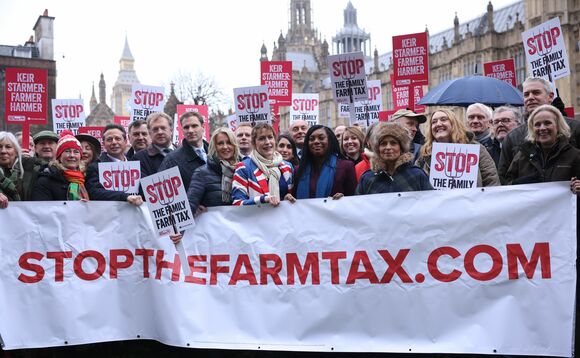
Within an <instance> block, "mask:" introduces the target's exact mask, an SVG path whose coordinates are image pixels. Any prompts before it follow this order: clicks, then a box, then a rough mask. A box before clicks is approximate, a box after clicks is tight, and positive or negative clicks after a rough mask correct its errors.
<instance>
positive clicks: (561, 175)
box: [506, 137, 580, 184]
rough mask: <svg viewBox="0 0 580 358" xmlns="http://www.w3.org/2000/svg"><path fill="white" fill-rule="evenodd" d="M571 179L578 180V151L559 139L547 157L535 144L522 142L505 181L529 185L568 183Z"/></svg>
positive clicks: (579, 163) (579, 164)
mask: <svg viewBox="0 0 580 358" xmlns="http://www.w3.org/2000/svg"><path fill="white" fill-rule="evenodd" d="M572 177H578V178H580V150H578V149H576V148H574V147H572V146H571V145H570V144H569V143H568V140H567V139H566V138H563V137H560V138H559V139H558V141H557V142H556V144H554V146H553V147H552V149H551V151H550V153H549V154H548V155H547V156H546V155H545V154H544V153H543V151H542V149H541V148H540V147H539V146H538V145H536V144H535V143H532V142H528V141H526V142H524V144H522V145H521V146H520V149H519V151H518V153H517V154H516V156H515V157H514V160H513V161H512V164H511V165H510V167H509V169H508V172H507V175H506V181H507V183H508V184H529V183H541V182H551V181H562V180H565V181H569V180H570V179H571V178H572Z"/></svg>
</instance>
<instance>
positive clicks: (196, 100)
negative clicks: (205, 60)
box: [172, 70, 227, 110]
mask: <svg viewBox="0 0 580 358" xmlns="http://www.w3.org/2000/svg"><path fill="white" fill-rule="evenodd" d="M172 81H173V82H174V83H175V95H176V96H177V97H178V98H179V99H180V100H181V101H182V102H184V103H187V102H193V104H197V105H207V106H208V107H209V108H210V110H213V109H215V110H217V109H218V108H219V107H221V106H223V105H226V104H227V99H226V95H225V94H224V92H223V90H222V89H221V88H220V87H219V86H218V84H217V82H216V81H215V79H214V78H213V77H211V76H207V75H204V74H203V73H201V72H198V73H197V74H196V75H195V76H194V75H192V74H191V73H190V72H185V71H182V70H180V71H179V72H177V74H176V75H175V76H173V79H172Z"/></svg>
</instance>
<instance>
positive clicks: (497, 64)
mask: <svg viewBox="0 0 580 358" xmlns="http://www.w3.org/2000/svg"><path fill="white" fill-rule="evenodd" d="M483 74H484V75H485V76H487V77H493V78H497V79H498V80H502V81H505V82H507V83H509V84H510V85H512V86H514V87H517V83H516V64H515V61H514V59H513V58H510V59H507V60H500V61H492V62H486V63H484V64H483Z"/></svg>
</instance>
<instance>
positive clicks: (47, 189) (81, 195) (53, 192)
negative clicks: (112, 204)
mask: <svg viewBox="0 0 580 358" xmlns="http://www.w3.org/2000/svg"><path fill="white" fill-rule="evenodd" d="M81 152H82V147H81V143H80V142H79V141H78V140H77V139H76V138H75V137H74V136H73V134H72V133H71V132H69V131H64V132H62V133H61V137H60V139H59V141H58V144H57V147H56V160H54V161H52V162H51V163H50V165H49V166H48V167H47V168H45V169H44V170H43V171H42V172H41V173H40V174H39V178H38V181H37V182H36V185H35V187H34V190H33V191H32V200H36V201H50V200H82V201H88V200H89V194H88V193H87V190H86V188H85V174H84V173H85V166H84V164H83V162H82V161H81Z"/></svg>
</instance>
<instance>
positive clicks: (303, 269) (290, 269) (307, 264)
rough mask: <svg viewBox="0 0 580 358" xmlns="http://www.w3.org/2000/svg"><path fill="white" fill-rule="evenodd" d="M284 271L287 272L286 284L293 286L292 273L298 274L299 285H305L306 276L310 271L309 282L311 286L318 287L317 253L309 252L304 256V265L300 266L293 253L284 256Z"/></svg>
mask: <svg viewBox="0 0 580 358" xmlns="http://www.w3.org/2000/svg"><path fill="white" fill-rule="evenodd" d="M286 266H287V267H286V270H287V274H286V277H287V281H288V282H287V284H288V285H293V284H294V272H297V273H298V279H299V280H300V283H301V284H303V285H304V284H306V279H307V278H308V274H309V273H310V272H311V271H312V275H311V278H310V282H311V283H312V284H313V285H320V266H319V262H318V253H317V252H309V253H307V254H306V260H304V265H303V266H301V265H300V260H299V259H298V255H297V254H295V253H287V254H286Z"/></svg>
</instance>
